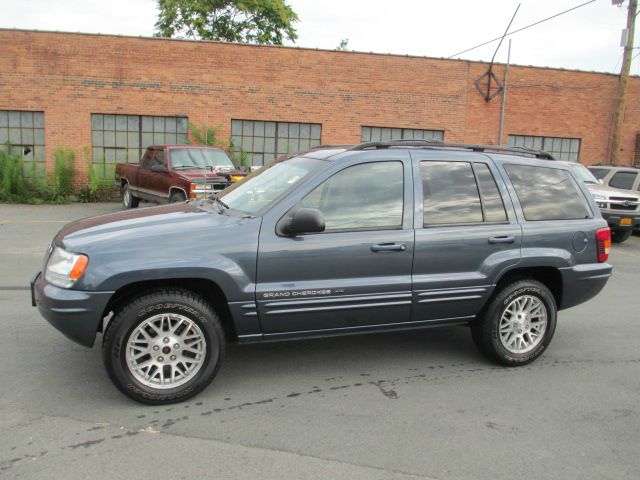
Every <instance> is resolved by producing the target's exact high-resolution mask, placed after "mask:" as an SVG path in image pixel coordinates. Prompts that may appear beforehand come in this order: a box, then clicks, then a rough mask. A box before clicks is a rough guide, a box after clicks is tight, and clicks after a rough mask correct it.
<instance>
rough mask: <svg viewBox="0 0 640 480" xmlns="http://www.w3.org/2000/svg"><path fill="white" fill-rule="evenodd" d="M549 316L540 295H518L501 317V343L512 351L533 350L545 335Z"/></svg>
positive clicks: (525, 351)
mask: <svg viewBox="0 0 640 480" xmlns="http://www.w3.org/2000/svg"><path fill="white" fill-rule="evenodd" d="M547 316H548V315H547V307H546V306H545V304H544V303H543V302H542V301H541V300H540V299H539V298H538V297H535V296H533V295H522V296H520V297H517V298H516V299H515V300H513V301H512V302H511V303H509V305H507V308H505V309H504V312H503V313H502V317H501V318H500V325H499V331H500V343H502V346H503V347H504V348H506V349H507V350H508V351H509V352H511V353H528V352H530V351H532V350H533V349H534V348H536V347H537V346H538V344H539V343H540V342H541V341H542V338H543V337H544V334H545V332H546V330H547Z"/></svg>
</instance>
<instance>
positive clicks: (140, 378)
mask: <svg viewBox="0 0 640 480" xmlns="http://www.w3.org/2000/svg"><path fill="white" fill-rule="evenodd" d="M224 353H225V336H224V333H223V330H222V326H221V325H220V321H219V319H218V316H217V315H216V313H215V311H214V310H213V309H212V308H211V306H209V305H208V304H207V303H206V302H205V301H204V300H203V299H202V298H200V297H199V296H197V295H195V294H194V293H193V292H190V291H188V290H182V289H172V290H157V291H153V292H149V293H147V294H143V295H141V296H139V297H137V298H135V299H133V300H132V301H130V302H129V303H127V304H125V305H124V306H123V307H121V308H119V309H118V311H117V312H114V317H113V320H112V321H111V322H110V323H109V325H108V327H107V331H106V332H105V335H104V339H103V343H102V358H103V361H104V364H105V367H106V369H107V373H108V374H109V377H110V378H111V380H112V381H113V383H114V384H115V385H116V386H117V387H118V389H120V391H121V392H122V393H124V394H125V395H127V396H128V397H130V398H132V399H134V400H136V401H138V402H141V403H147V404H152V405H163V404H169V403H176V402H181V401H184V400H187V399H188V398H191V397H193V396H194V395H197V394H198V393H199V392H201V391H202V390H203V389H204V388H206V387H207V385H209V383H211V381H212V380H213V378H214V377H215V376H216V374H217V373H218V370H219V368H220V366H221V364H222V360H223V358H224Z"/></svg>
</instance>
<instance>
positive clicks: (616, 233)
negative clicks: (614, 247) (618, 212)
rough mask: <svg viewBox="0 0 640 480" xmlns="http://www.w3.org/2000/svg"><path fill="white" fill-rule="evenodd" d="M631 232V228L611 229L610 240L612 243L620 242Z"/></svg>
mask: <svg viewBox="0 0 640 480" xmlns="http://www.w3.org/2000/svg"><path fill="white" fill-rule="evenodd" d="M632 233H633V229H632V228H625V229H615V230H614V229H612V230H611V241H612V242H613V243H622V242H625V241H627V240H628V239H629V237H630V236H631V234H632Z"/></svg>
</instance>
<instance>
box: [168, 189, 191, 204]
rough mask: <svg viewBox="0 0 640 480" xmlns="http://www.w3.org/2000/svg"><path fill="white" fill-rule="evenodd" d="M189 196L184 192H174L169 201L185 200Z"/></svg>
mask: <svg viewBox="0 0 640 480" xmlns="http://www.w3.org/2000/svg"><path fill="white" fill-rule="evenodd" d="M186 200H187V197H185V196H184V193H182V192H173V193H172V194H171V196H170V197H169V203H178V202H185V201H186Z"/></svg>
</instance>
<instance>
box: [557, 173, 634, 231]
mask: <svg viewBox="0 0 640 480" xmlns="http://www.w3.org/2000/svg"><path fill="white" fill-rule="evenodd" d="M562 163H566V164H568V165H570V167H571V168H572V169H573V171H574V173H575V174H576V176H578V178H580V179H582V181H583V182H584V183H585V184H586V186H587V188H588V189H589V192H590V193H591V195H593V199H594V200H595V201H596V203H597V204H598V208H599V209H600V213H601V214H602V216H603V217H604V219H605V220H606V221H607V223H608V224H609V227H610V228H611V240H612V241H613V242H615V243H622V242H624V241H625V240H627V239H628V238H629V237H630V236H631V234H632V233H633V230H634V229H638V228H639V227H640V192H637V193H636V194H634V193H632V192H630V191H629V190H622V189H620V188H614V187H612V186H609V185H606V184H605V182H604V180H603V179H600V180H598V179H597V178H596V177H595V176H594V175H593V173H592V171H593V169H594V168H597V169H604V168H605V167H591V168H587V167H585V166H584V165H581V164H579V163H573V162H562ZM610 168H611V169H612V170H611V172H609V173H607V175H606V177H607V178H608V180H609V181H611V179H612V178H613V177H614V176H615V175H616V172H615V170H613V169H614V168H616V167H610ZM625 170H629V171H634V170H635V169H625ZM635 172H636V173H637V172H640V170H636V171H635ZM614 183H615V182H614Z"/></svg>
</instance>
